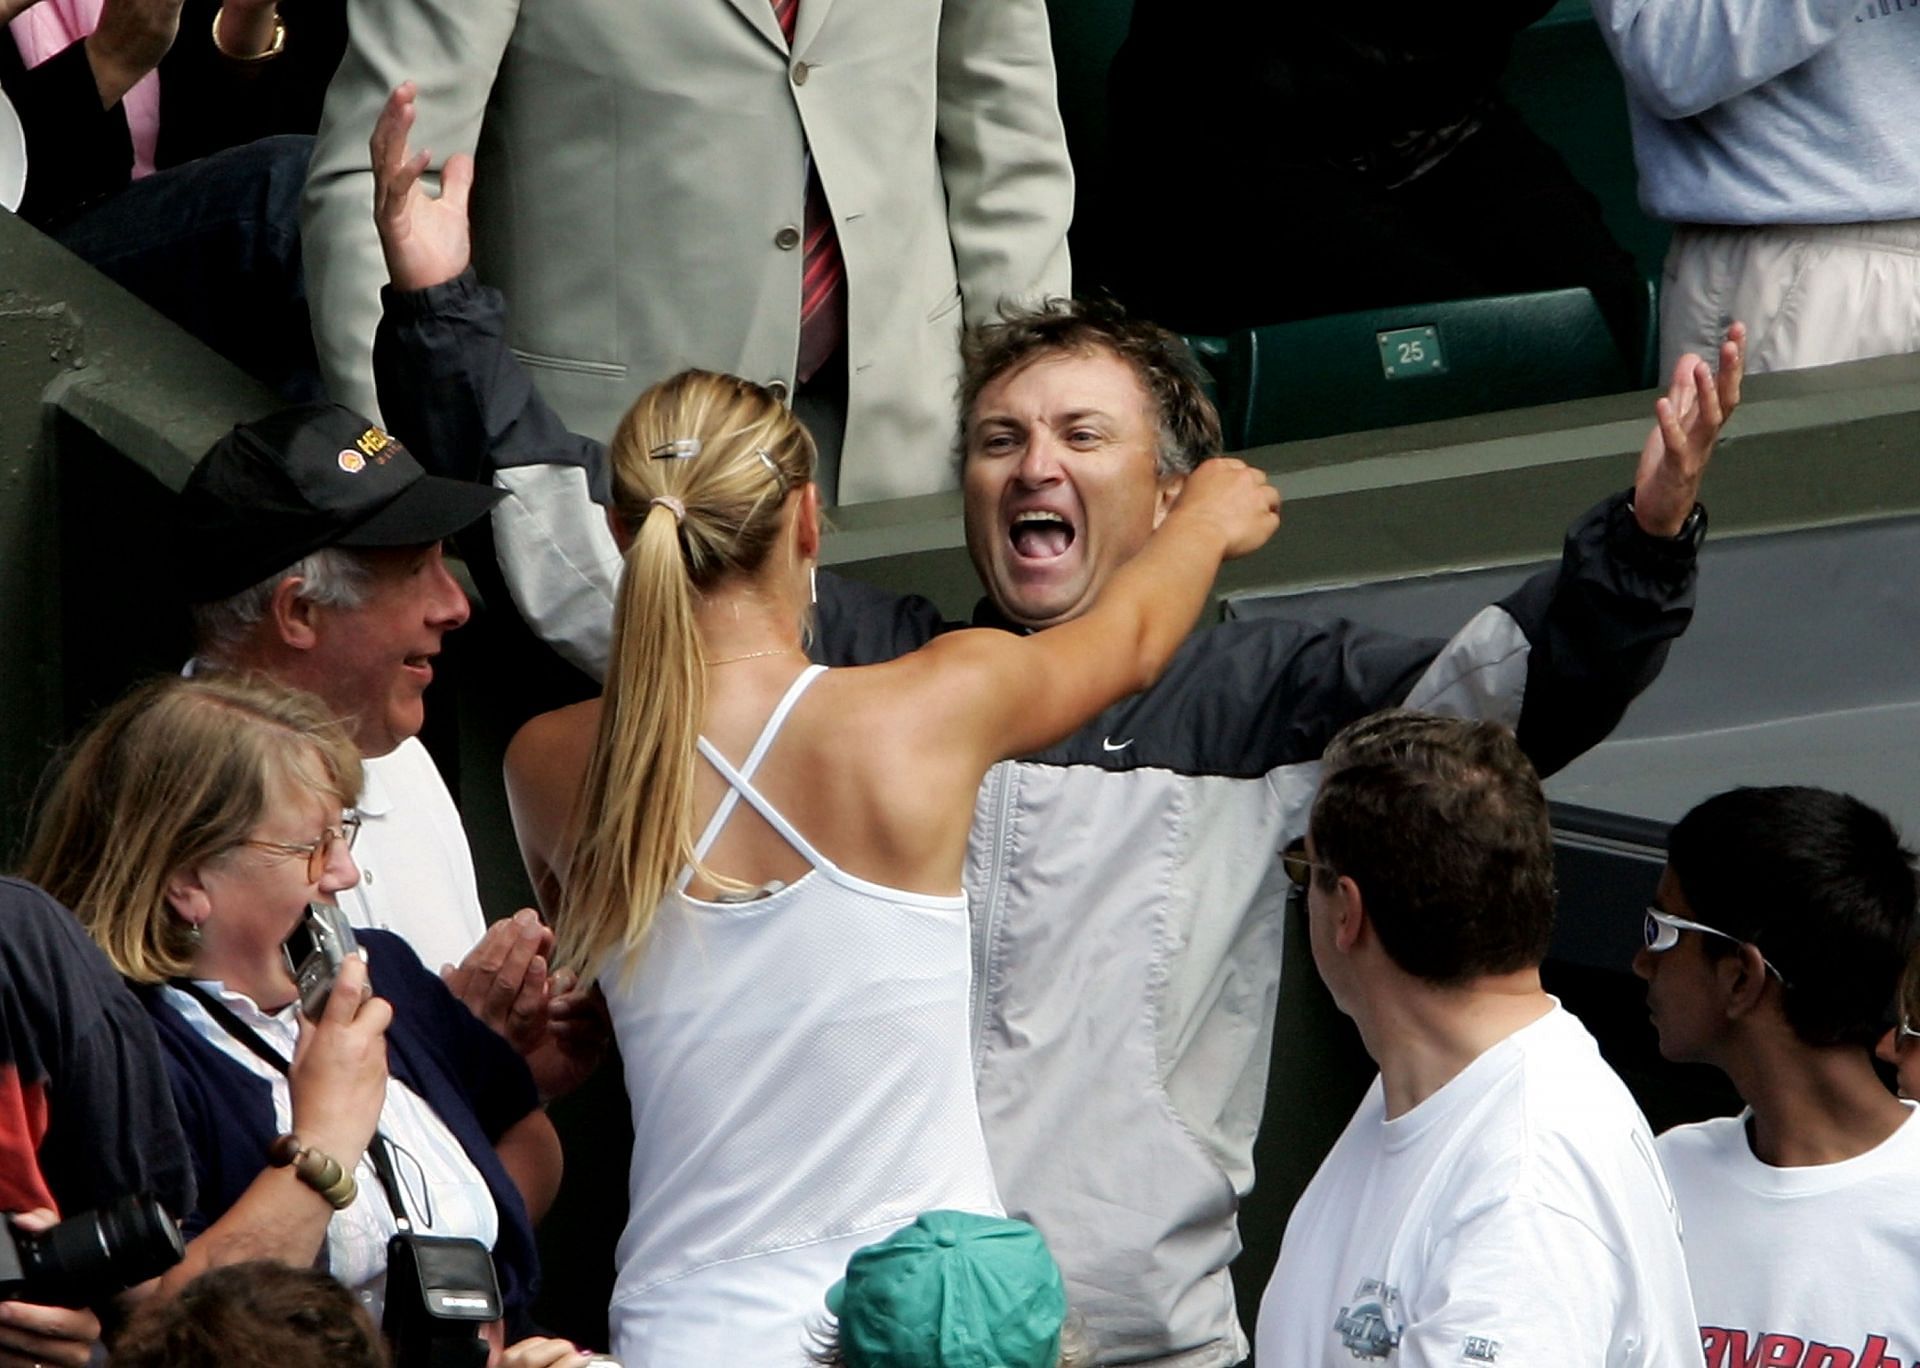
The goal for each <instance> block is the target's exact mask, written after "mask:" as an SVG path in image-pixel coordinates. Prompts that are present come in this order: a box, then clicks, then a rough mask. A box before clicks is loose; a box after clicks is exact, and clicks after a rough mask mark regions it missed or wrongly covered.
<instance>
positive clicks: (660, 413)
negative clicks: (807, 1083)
mask: <svg viewBox="0 0 1920 1368" xmlns="http://www.w3.org/2000/svg"><path fill="white" fill-rule="evenodd" d="M608 454H609V457H610V464H611V467H612V479H613V506H614V509H615V511H616V512H617V513H618V514H619V516H620V517H621V519H622V520H623V521H624V522H625V524H626V526H627V527H628V528H630V529H631V530H632V534H633V540H632V542H631V543H630V544H629V545H628V547H627V551H626V569H625V572H624V573H623V574H622V576H621V579H620V593H619V597H618V599H617V600H616V602H615V604H614V610H613V650H612V658H611V660H610V661H609V662H608V667H607V687H606V692H605V694H604V695H603V696H602V698H601V703H600V733H599V737H598V740H597V741H596V742H595V745H594V749H593V758H592V760H591V761H590V762H589V763H588V766H587V776H586V783H585V786H584V788H583V789H582V791H581V795H580V798H579V800H578V807H577V808H576V811H578V812H580V813H581V814H583V819H582V823H583V824H582V826H581V829H580V835H579V838H578V841H577V843H576V844H575V846H574V850H573V853H572V857H571V859H570V861H569V863H568V868H567V877H566V888H565V892H564V894H563V896H562V899H561V915H560V916H559V918H558V919H557V927H556V932H557V936H558V945H557V946H556V949H555V956H554V958H555V961H556V963H558V964H563V965H566V966H568V967H570V968H573V969H576V970H580V971H582V972H586V971H590V970H597V969H598V968H599V966H600V964H601V962H602V961H603V960H604V959H605V957H606V956H608V955H609V954H610V953H611V952H614V951H616V950H617V951H620V952H622V953H625V954H629V955H630V954H632V952H634V951H637V950H638V949H639V947H640V945H641V944H642V942H643V941H644V940H645V939H646V934H647V929H648V927H649V926H651V925H652V922H653V913H654V908H655V907H656V906H657V905H658V904H659V902H660V899H661V898H662V897H664V896H665V895H666V893H667V891H668V890H669V889H670V888H671V887H672V886H673V883H674V881H675V880H676V879H677V878H678V877H679V873H680V871H681V870H682V869H683V868H685V867H686V866H688V865H689V864H692V863H693V842H694V834H693V779H694V754H695V741H696V740H697V738H698V735H699V727H700V719H701V718H702V716H703V715H704V714H705V711H706V696H707V671H706V660H705V656H704V655H703V653H702V651H701V646H700V638H699V634H698V632H697V631H696V629H695V624H694V596H695V594H697V593H699V592H702V591H704V590H707V589H710V588H712V587H713V586H714V585H715V584H717V583H719V582H720V581H722V580H724V579H727V578H729V577H731V576H735V575H751V574H753V573H755V572H756V571H758V570H759V569H760V567H761V566H762V564H763V563H764V562H765V561H766V559H767V555H768V553H769V552H770V551H772V549H773V547H774V546H775V544H776V543H777V542H778V540H779V537H780V531H781V526H782V522H781V509H782V508H783V507H784V505H785V502H786V497H787V495H788V494H789V493H791V492H792V491H794V490H797V489H799V488H800V487H801V486H803V485H805V484H806V483H807V482H808V481H809V480H811V479H812V478H813V463H814V446H813V438H812V437H811V436H810V435H808V433H807V430H806V429H805V428H804V427H802V426H801V425H800V423H799V422H798V421H797V420H796V419H795V418H794V416H793V415H792V414H791V413H790V412H788V411H787V408H786V406H785V405H783V404H782V403H781V402H780V401H779V400H778V399H776V398H774V397H773V395H772V394H771V393H769V392H768V391H767V390H766V389H764V388H762V387H761V386H759V385H756V384H754V383H753V382H752V381H750V380H742V379H740V378H739V377H737V376H732V375H716V374H713V373H712V372H709V371H696V370H689V371H682V372H681V373H680V374H678V375H676V376H674V377H673V378H671V379H669V380H664V381H662V382H661V383H660V384H658V385H655V386H654V387H653V388H652V389H650V390H648V391H647V392H646V393H645V394H643V395H641V396H640V398H639V399H638V400H637V401H636V402H635V403H634V406H633V407H632V408H631V409H629V410H628V411H627V415H626V417H625V418H623V419H622V420H621V422H620V427H619V429H618V431H616V432H615V433H614V436H613V445H612V446H611V448H609V453H608Z"/></svg>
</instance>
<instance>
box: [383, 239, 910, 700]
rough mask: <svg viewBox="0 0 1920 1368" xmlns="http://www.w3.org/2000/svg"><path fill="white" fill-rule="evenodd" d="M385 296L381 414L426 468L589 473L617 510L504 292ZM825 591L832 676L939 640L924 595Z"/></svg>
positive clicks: (589, 444)
mask: <svg viewBox="0 0 1920 1368" xmlns="http://www.w3.org/2000/svg"><path fill="white" fill-rule="evenodd" d="M380 297H381V302H382V304H383V305H384V311H383V313H382V315H381V319H380V326H379V329H378V330H377V331H376V333H375V334H374V342H373V370H374V382H375V384H376V386H377V387H378V390H379V396H380V411H381V414H382V415H383V416H384V417H385V418H386V421H387V426H388V428H389V429H390V430H391V431H392V432H393V433H394V435H395V436H397V437H399V438H400V440H401V441H402V442H404V443H406V445H407V446H408V447H409V448H411V449H412V451H413V453H414V455H416V456H417V457H419V459H420V462H421V464H422V465H424V466H426V467H427V469H429V470H431V471H433V472H434V473H435V474H438V475H444V476H448V477H450V478H453V479H462V480H478V481H483V482H486V481H492V480H493V479H494V477H495V476H496V475H497V474H498V473H499V472H500V471H502V470H527V469H532V468H537V467H541V466H548V467H565V466H572V467H577V468H579V469H580V470H582V471H584V472H585V474H586V478H587V486H588V489H589V490H590V491H591V493H592V495H593V498H594V499H595V501H597V502H599V503H602V504H604V503H606V502H607V499H608V475H607V462H606V448H605V447H604V446H602V445H601V444H600V443H599V442H596V441H594V440H593V439H592V438H589V437H583V436H581V435H580V434H579V433H577V432H573V431H571V430H569V429H568V427H567V425H566V423H565V422H563V421H562V420H561V418H560V416H559V415H558V414H557V413H555V412H554V411H553V409H551V408H549V407H548V406H547V403H546V401H545V400H543V399H542V398H541V397H540V395H539V393H538V391H536V390H535V389H534V387H533V382H532V381H531V380H530V379H529V378H528V376H527V372H526V370H525V368H524V367H523V366H521V364H520V361H519V359H518V358H517V357H516V356H514V354H513V350H512V348H511V347H509V346H508V345H507V337H506V314H505V306H504V304H503V302H502V300H501V297H500V292H499V291H498V290H494V289H491V288H489V287H487V286H484V285H481V284H480V283H479V281H478V280H477V279H476V278H475V276H474V274H473V272H472V271H471V270H468V271H466V272H464V273H463V274H461V275H459V276H457V277H456V278H454V279H453V280H450V281H447V282H446V283H445V284H442V285H435V286H432V287H430V288H428V289H425V290H416V291H401V290H396V289H394V288H392V287H391V286H388V287H386V288H385V289H383V290H382V291H381V295H380ZM575 502H576V503H577V502H578V500H575ZM568 511H569V513H570V514H573V513H576V512H577V511H578V510H575V509H572V508H571V507H569V510H568ZM596 516H597V515H596ZM819 592H820V600H819V604H818V608H817V613H816V631H815V635H814V651H813V654H814V656H815V658H816V659H818V660H820V661H822V662H823V663H826V664H829V665H870V664H873V663H875V662H878V661H883V660H892V659H893V658H895V657H896V656H900V655H904V654H905V653H906V652H908V651H912V650H915V649H917V648H918V647H920V646H922V645H925V644H926V642H927V641H929V640H930V639H931V638H932V637H933V636H934V635H935V634H936V633H937V632H938V631H940V630H941V625H942V624H941V619H940V613H939V610H938V609H937V608H935V607H934V605H933V604H932V603H930V602H928V601H927V600H926V599H923V598H919V597H917V596H913V595H900V594H894V593H891V592H889V591H887V590H884V589H878V588H875V587H873V586H871V585H865V584H860V583H858V582H856V581H852V580H847V579H842V578H840V577H838V576H835V575H831V574H822V575H821V576H820V584H819ZM532 625H533V626H534V627H535V628H536V629H538V628H539V626H540V624H539V623H534V624H532Z"/></svg>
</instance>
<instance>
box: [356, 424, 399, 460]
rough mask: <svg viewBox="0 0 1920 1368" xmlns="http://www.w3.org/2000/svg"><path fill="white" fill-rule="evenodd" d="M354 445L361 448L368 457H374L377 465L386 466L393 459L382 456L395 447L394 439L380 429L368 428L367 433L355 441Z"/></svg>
mask: <svg viewBox="0 0 1920 1368" xmlns="http://www.w3.org/2000/svg"><path fill="white" fill-rule="evenodd" d="M353 444H354V445H355V446H357V447H359V448H360V450H361V451H362V452H364V453H365V454H366V455H368V456H371V457H373V458H374V460H375V463H376V464H379V465H385V464H386V463H387V461H388V460H389V459H391V458H390V457H386V456H382V455H381V454H380V453H381V452H383V451H385V450H386V449H387V448H388V447H390V446H392V445H393V438H391V437H389V436H387V434H386V433H384V432H382V431H381V430H380V429H379V428H375V427H370V428H368V429H367V430H366V431H365V432H363V433H361V434H360V435H359V436H358V437H356V438H354V439H353Z"/></svg>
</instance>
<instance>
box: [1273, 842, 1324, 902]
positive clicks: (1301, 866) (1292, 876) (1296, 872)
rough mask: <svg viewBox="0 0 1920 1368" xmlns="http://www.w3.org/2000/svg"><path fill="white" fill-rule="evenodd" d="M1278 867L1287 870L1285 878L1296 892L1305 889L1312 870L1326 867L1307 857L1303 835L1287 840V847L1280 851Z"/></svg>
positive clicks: (1302, 891)
mask: <svg viewBox="0 0 1920 1368" xmlns="http://www.w3.org/2000/svg"><path fill="white" fill-rule="evenodd" d="M1280 867H1281V868H1282V869H1284V870H1286V871H1287V879H1288V880H1289V881H1290V882H1291V883H1292V884H1293V888H1294V892H1296V893H1304V892H1306V891H1307V884H1308V882H1309V881H1310V880H1311V879H1312V878H1313V871H1314V870H1316V869H1324V868H1326V866H1325V865H1323V864H1321V863H1320V862H1319V861H1318V860H1309V859H1308V858H1307V838H1306V837H1304V836H1296V837H1294V838H1293V839H1292V840H1291V841H1289V842H1287V848H1286V849H1285V850H1283V851H1281V852H1280Z"/></svg>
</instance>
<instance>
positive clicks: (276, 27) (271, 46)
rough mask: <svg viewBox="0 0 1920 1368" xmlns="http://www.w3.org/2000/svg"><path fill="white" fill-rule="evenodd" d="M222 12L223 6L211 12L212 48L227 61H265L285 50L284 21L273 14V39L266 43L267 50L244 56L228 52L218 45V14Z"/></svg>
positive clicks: (285, 29)
mask: <svg viewBox="0 0 1920 1368" xmlns="http://www.w3.org/2000/svg"><path fill="white" fill-rule="evenodd" d="M223 13H225V10H224V8H222V9H216V10H215V11H214V12H213V50H214V51H215V52H217V53H219V54H220V55H221V56H222V57H224V58H226V59H227V60H228V61H229V62H267V61H271V60H273V59H274V58H275V57H278V56H279V55H280V54H281V53H283V52H285V51H286V50H287V25H286V21H285V20H283V19H282V18H281V17H280V16H279V15H277V14H276V15H274V16H273V41H272V42H271V43H268V44H267V50H266V51H265V52H254V53H249V54H247V55H246V56H242V55H241V54H240V53H237V52H228V51H227V50H226V49H225V48H224V47H222V46H220V16H221V15H222V14H223Z"/></svg>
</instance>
